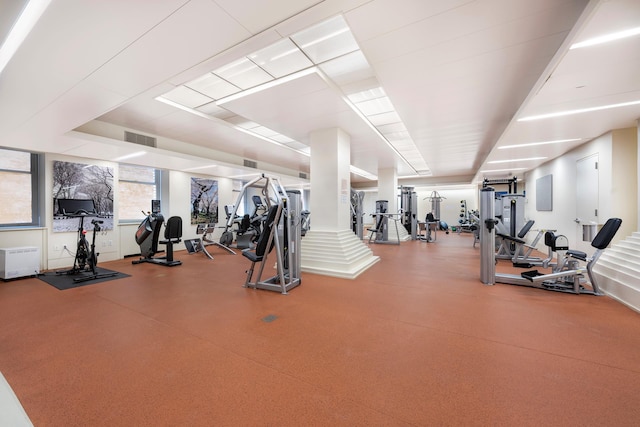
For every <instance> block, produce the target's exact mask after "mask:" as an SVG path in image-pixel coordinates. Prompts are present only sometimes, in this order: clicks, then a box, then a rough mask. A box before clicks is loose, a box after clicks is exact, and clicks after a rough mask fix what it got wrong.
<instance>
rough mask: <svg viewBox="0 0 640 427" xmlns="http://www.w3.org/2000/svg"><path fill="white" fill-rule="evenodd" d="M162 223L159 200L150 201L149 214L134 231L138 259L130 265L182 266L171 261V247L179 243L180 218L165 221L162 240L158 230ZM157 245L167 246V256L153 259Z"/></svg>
mask: <svg viewBox="0 0 640 427" xmlns="http://www.w3.org/2000/svg"><path fill="white" fill-rule="evenodd" d="M163 223H164V217H163V216H162V214H161V213H160V200H152V201H151V212H150V213H149V214H148V215H147V217H146V218H145V219H144V220H143V221H142V222H141V223H140V225H139V226H138V229H137V230H136V235H135V237H136V243H137V244H138V245H139V246H140V255H141V257H140V259H137V260H134V261H132V264H140V263H143V262H150V263H153V264H160V265H164V266H167V267H173V266H176V265H180V264H182V261H178V260H174V259H173V245H174V244H175V243H180V242H181V240H180V239H181V237H182V218H181V217H179V216H172V217H171V218H169V219H168V220H167V225H166V227H165V232H164V238H165V240H159V239H160V229H161V228H162V224H163ZM158 243H161V244H163V245H166V246H167V255H166V256H163V257H154V255H155V254H156V253H158Z"/></svg>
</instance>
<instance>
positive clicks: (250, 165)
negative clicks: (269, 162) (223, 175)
mask: <svg viewBox="0 0 640 427" xmlns="http://www.w3.org/2000/svg"><path fill="white" fill-rule="evenodd" d="M244 166H245V167H247V168H253V169H258V162H254V161H253V160H247V159H244Z"/></svg>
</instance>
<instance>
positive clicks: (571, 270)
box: [480, 187, 622, 295]
mask: <svg viewBox="0 0 640 427" xmlns="http://www.w3.org/2000/svg"><path fill="white" fill-rule="evenodd" d="M494 199H495V195H494V189H493V188H492V187H484V188H482V190H480V213H481V217H480V227H481V232H480V280H481V281H482V283H484V284H486V285H493V284H495V283H505V284H510V285H519V286H530V287H534V288H539V289H545V290H549V291H558V292H568V293H575V294H592V295H603V293H602V291H601V290H600V287H599V286H598V282H597V278H596V277H595V276H594V275H593V267H594V265H595V264H596V262H597V261H598V259H599V258H600V255H601V254H602V252H603V251H604V249H605V248H606V247H607V246H609V244H610V243H611V240H612V239H613V237H614V236H615V234H616V232H617V231H618V229H619V228H620V225H621V224H622V220H621V219H620V218H609V219H608V220H607V222H606V223H605V224H604V226H603V227H602V229H601V230H600V231H599V232H598V234H597V235H596V236H595V238H594V239H593V241H592V242H591V246H593V247H594V248H595V249H596V250H595V252H594V254H593V255H592V256H591V257H588V256H587V254H586V253H585V252H581V251H577V250H572V249H568V248H566V249H567V250H565V251H563V255H562V257H561V259H559V260H558V263H557V265H556V267H555V268H554V269H553V271H552V272H551V273H547V274H544V273H540V272H538V271H537V270H532V271H526V272H523V273H522V274H521V275H519V276H518V275H515V274H505V273H496V257H495V255H496V252H495V226H496V224H497V222H498V221H497V220H496V218H495V204H494ZM552 235H553V233H551V235H550V236H552ZM545 243H547V240H546V238H545ZM549 243H552V244H553V245H554V246H556V244H557V242H549ZM556 249H559V248H558V247H556ZM562 249H565V248H562ZM581 262H582V263H586V265H582V264H581ZM585 274H586V276H587V277H588V280H587V278H586V277H585ZM585 286H589V288H587V287H585Z"/></svg>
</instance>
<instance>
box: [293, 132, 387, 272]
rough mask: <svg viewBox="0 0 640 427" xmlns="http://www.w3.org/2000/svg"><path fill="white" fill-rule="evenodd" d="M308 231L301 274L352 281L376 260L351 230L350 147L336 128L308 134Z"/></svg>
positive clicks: (345, 138)
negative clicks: (309, 163) (306, 273)
mask: <svg viewBox="0 0 640 427" xmlns="http://www.w3.org/2000/svg"><path fill="white" fill-rule="evenodd" d="M310 141H311V175H310V181H311V198H310V199H311V200H310V211H311V229H310V230H309V231H308V232H307V234H306V235H305V236H304V238H303V239H302V242H301V250H300V253H301V267H302V271H303V272H308V273H316V274H323V275H326V276H335V277H343V278H349V279H354V278H356V277H357V276H358V275H359V274H360V273H362V272H363V271H365V270H366V269H368V268H369V267H371V266H372V265H373V264H375V263H376V262H378V261H379V257H377V256H374V255H373V252H372V251H371V250H370V249H369V248H368V247H367V245H365V244H364V243H363V242H362V241H361V240H360V239H358V237H357V236H356V235H355V234H354V233H353V232H352V231H351V229H350V215H351V213H350V187H351V185H350V172H349V164H350V149H351V147H350V145H351V140H350V137H349V135H348V134H346V133H345V132H344V131H343V130H341V129H338V128H331V129H324V130H319V131H315V132H313V133H311V137H310Z"/></svg>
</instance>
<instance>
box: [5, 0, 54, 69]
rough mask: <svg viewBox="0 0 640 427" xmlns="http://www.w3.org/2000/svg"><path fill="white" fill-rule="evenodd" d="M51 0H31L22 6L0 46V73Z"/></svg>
mask: <svg viewBox="0 0 640 427" xmlns="http://www.w3.org/2000/svg"><path fill="white" fill-rule="evenodd" d="M50 2H51V0H31V1H29V3H28V4H27V6H26V7H25V8H24V10H23V11H22V13H21V14H20V17H19V18H18V20H17V21H16V22H15V24H14V25H13V28H11V31H10V32H9V34H8V35H7V38H6V40H5V41H4V43H3V44H2V47H1V48H0V73H2V70H4V67H6V66H7V64H8V63H9V61H10V60H11V58H12V57H13V55H14V54H15V53H16V52H17V51H18V48H19V47H20V45H21V44H22V42H23V41H24V39H25V38H27V35H28V34H29V33H30V32H31V30H32V29H33V27H34V25H36V22H38V19H40V16H42V14H43V13H44V11H45V10H46V9H47V7H48V6H49V3H50Z"/></svg>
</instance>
